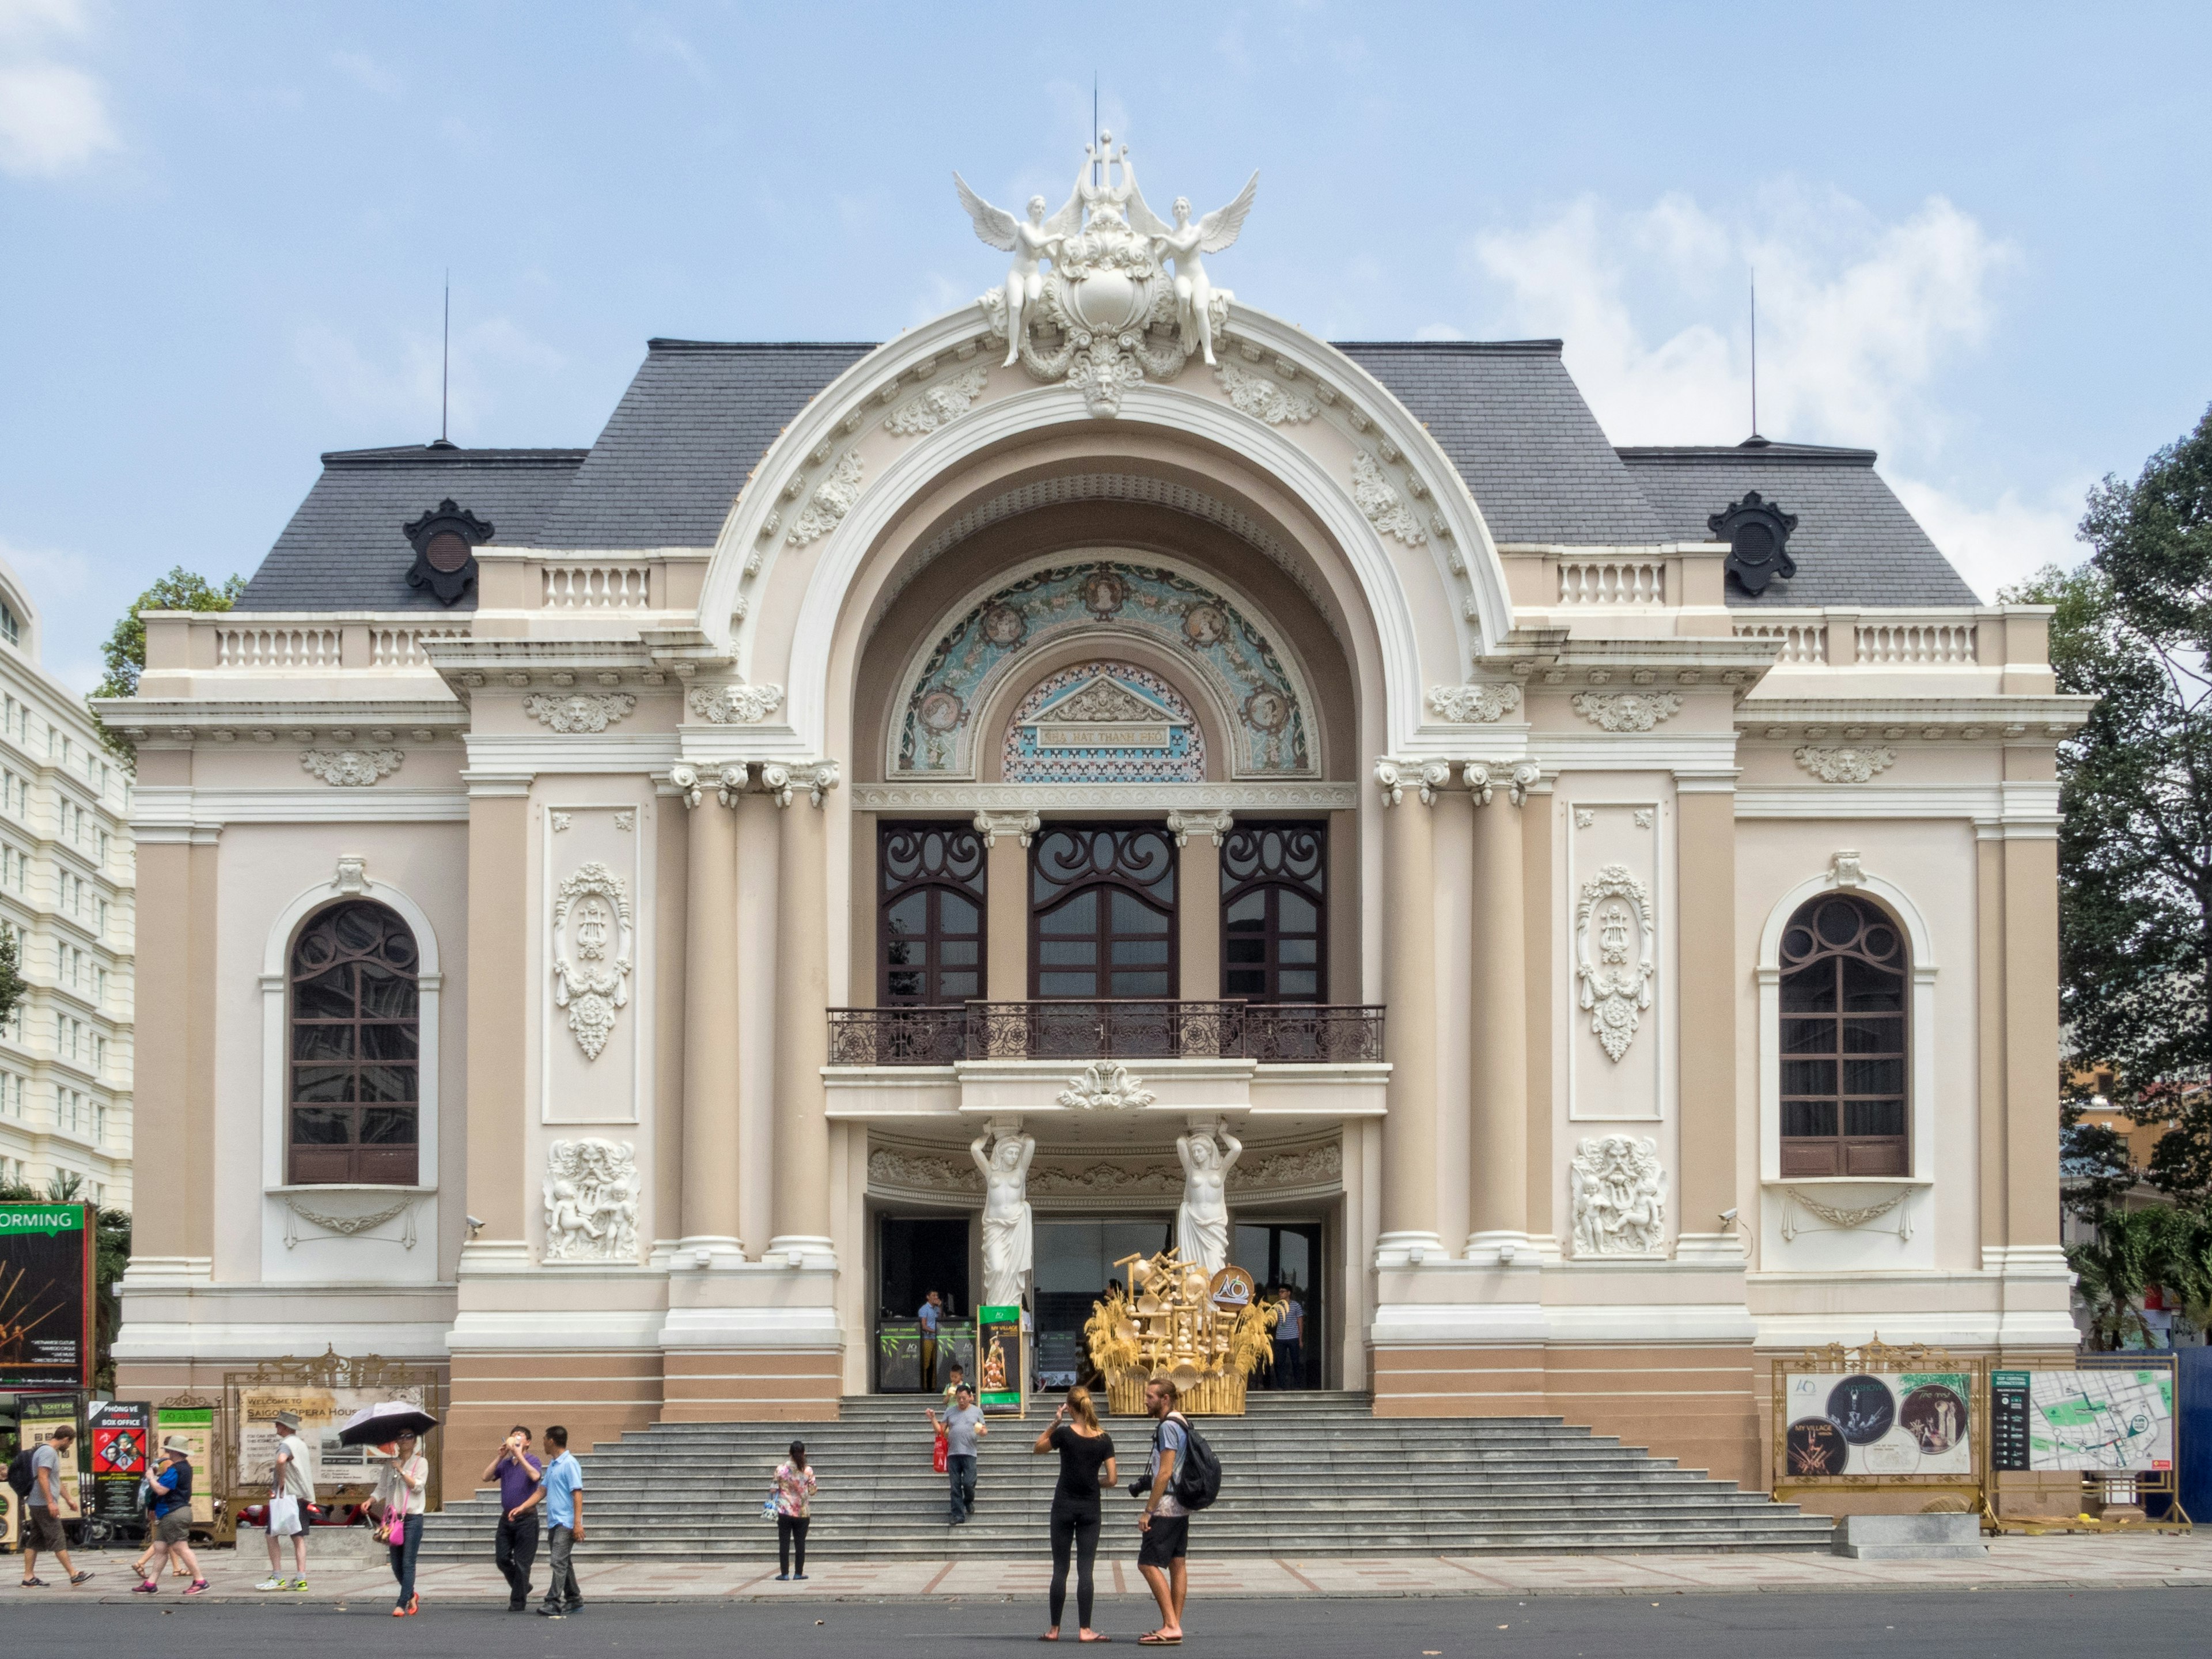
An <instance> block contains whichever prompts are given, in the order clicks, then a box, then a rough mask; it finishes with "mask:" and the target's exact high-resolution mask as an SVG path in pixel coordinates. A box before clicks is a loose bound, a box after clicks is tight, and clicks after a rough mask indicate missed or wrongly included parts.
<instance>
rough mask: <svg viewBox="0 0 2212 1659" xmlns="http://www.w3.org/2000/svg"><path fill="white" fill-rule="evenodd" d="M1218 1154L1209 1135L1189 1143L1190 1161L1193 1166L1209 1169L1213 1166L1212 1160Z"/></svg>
mask: <svg viewBox="0 0 2212 1659" xmlns="http://www.w3.org/2000/svg"><path fill="white" fill-rule="evenodd" d="M1219 1156H1220V1153H1219V1152H1218V1149H1217V1148H1216V1147H1215V1146H1214V1144H1213V1140H1212V1137H1211V1136H1209V1137H1207V1138H1206V1139H1204V1140H1194V1141H1192V1142H1191V1143H1190V1161H1191V1164H1192V1165H1193V1167H1194V1168H1196V1169H1200V1170H1206V1169H1211V1168H1212V1166H1213V1160H1214V1159H1215V1158H1218V1157H1219Z"/></svg>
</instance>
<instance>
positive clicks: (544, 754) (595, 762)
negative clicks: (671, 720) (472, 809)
mask: <svg viewBox="0 0 2212 1659" xmlns="http://www.w3.org/2000/svg"><path fill="white" fill-rule="evenodd" d="M466 742H467V744H468V750H469V769H470V770H471V772H481V771H493V772H665V771H666V770H667V769H669V767H670V766H671V765H672V764H674V763H675V762H676V760H677V759H678V757H679V756H680V755H681V754H682V753H683V752H684V740H683V739H682V738H680V737H679V736H678V734H677V733H676V732H513V733H505V732H502V733H498V734H486V733H483V732H470V733H469V734H468V736H467V738H466Z"/></svg>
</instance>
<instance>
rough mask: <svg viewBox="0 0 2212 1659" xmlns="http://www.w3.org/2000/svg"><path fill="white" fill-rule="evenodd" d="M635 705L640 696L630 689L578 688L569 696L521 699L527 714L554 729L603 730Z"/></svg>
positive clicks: (570, 730) (562, 730)
mask: <svg viewBox="0 0 2212 1659" xmlns="http://www.w3.org/2000/svg"><path fill="white" fill-rule="evenodd" d="M636 707H637V699H636V698H635V697H633V696H630V695H629V693H628V692H627V691H610V692H606V693H604V694H601V693H595V692H585V691H579V692H577V693H575V694H574V695H573V696H566V697H548V696H537V695H532V696H527V697H525V698H524V699H523V700H522V712H523V713H524V714H527V715H529V716H530V718H531V719H532V720H536V721H537V722H538V724H539V725H540V726H545V727H547V728H549V729H550V730H552V731H555V732H604V731H605V730H606V729H607V727H609V726H612V725H613V724H614V723H615V722H616V721H617V720H620V719H622V717H623V715H625V714H629V711H630V710H631V709H633V708H636Z"/></svg>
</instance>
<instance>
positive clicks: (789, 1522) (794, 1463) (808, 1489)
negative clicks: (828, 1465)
mask: <svg viewBox="0 0 2212 1659" xmlns="http://www.w3.org/2000/svg"><path fill="white" fill-rule="evenodd" d="M814 1485H815V1482H814V1468H813V1466H812V1465H811V1464H810V1463H809V1462H807V1461H806V1443H805V1441H804V1440H794V1441H793V1442H792V1443H791V1461H790V1462H788V1463H779V1464H777V1465H776V1467H775V1559H776V1563H777V1565H779V1566H781V1568H782V1569H783V1571H781V1572H779V1573H777V1574H776V1578H777V1581H778V1582H779V1583H781V1582H782V1581H783V1580H786V1579H790V1580H793V1581H796V1580H799V1579H803V1578H805V1577H806V1527H807V1522H809V1521H810V1520H811V1516H809V1515H808V1514H807V1502H808V1500H809V1499H811V1498H812V1497H813V1496H814ZM794 1564H795V1565H797V1566H798V1568H799V1571H796V1572H793V1571H792V1567H793V1565H794Z"/></svg>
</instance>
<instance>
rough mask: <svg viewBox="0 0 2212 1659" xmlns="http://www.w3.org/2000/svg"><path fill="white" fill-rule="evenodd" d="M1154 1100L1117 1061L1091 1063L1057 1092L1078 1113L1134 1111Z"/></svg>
mask: <svg viewBox="0 0 2212 1659" xmlns="http://www.w3.org/2000/svg"><path fill="white" fill-rule="evenodd" d="M1155 1098H1156V1097H1155V1096H1154V1095H1153V1093H1152V1091H1151V1090H1150V1089H1147V1088H1146V1087H1145V1085H1144V1084H1143V1082H1142V1081H1141V1080H1140V1079H1138V1078H1136V1077H1135V1076H1133V1075H1132V1074H1131V1073H1130V1071H1129V1068H1128V1067H1127V1066H1124V1065H1122V1064H1121V1063H1120V1062H1119V1061H1118V1060H1092V1061H1091V1064H1089V1065H1088V1066H1085V1067H1084V1068H1083V1069H1082V1070H1081V1071H1080V1072H1079V1073H1076V1074H1075V1077H1074V1079H1073V1081H1071V1082H1070V1083H1069V1084H1068V1085H1067V1087H1066V1088H1065V1089H1062V1090H1061V1091H1060V1094H1059V1096H1058V1099H1059V1101H1060V1104H1061V1105H1063V1106H1065V1107H1067V1108H1068V1109H1070V1110H1073V1111H1078V1112H1133V1111H1140V1110H1142V1109H1144V1108H1145V1107H1147V1106H1149V1105H1151V1104H1152V1102H1153V1100H1154V1099H1155Z"/></svg>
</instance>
